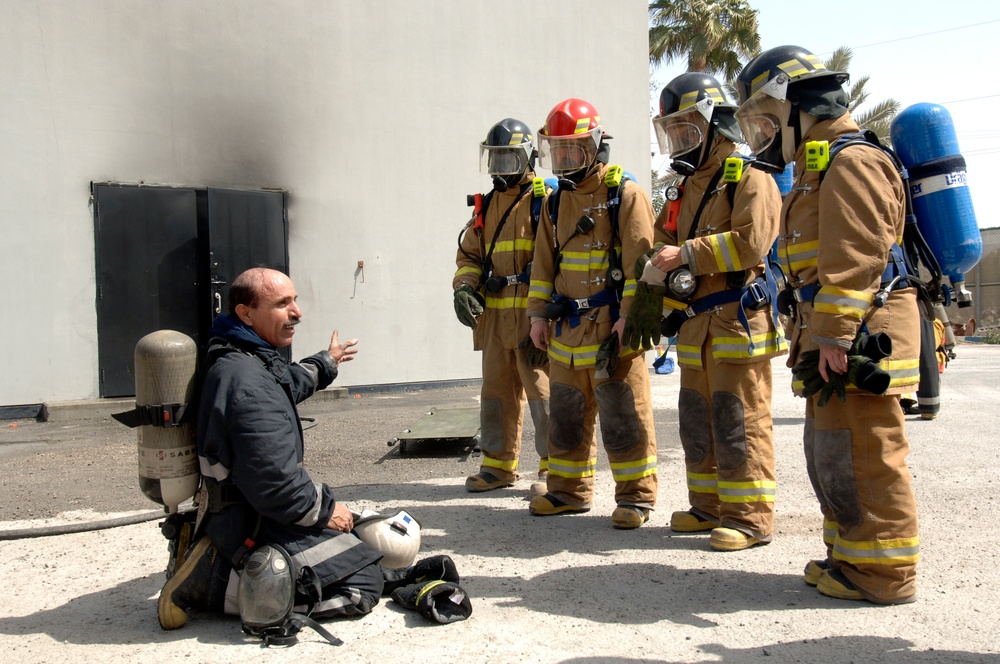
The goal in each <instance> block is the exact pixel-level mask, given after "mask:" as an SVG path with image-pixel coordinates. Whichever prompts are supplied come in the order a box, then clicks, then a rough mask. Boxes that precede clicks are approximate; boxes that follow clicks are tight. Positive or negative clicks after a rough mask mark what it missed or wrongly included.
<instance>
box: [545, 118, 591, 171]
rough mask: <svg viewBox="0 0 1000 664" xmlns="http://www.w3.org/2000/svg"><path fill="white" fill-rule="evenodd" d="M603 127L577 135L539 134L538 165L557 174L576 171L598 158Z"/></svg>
mask: <svg viewBox="0 0 1000 664" xmlns="http://www.w3.org/2000/svg"><path fill="white" fill-rule="evenodd" d="M600 144H601V128H600V127H595V128H593V129H591V130H590V131H588V132H586V133H584V134H577V135H575V136H545V135H539V136H538V165H539V166H541V167H542V168H547V169H549V170H550V171H552V172H553V173H554V174H556V175H567V174H569V173H575V172H576V171H579V170H580V169H583V168H587V167H588V166H590V165H591V164H593V163H594V160H595V159H597V148H598V146H599V145H600Z"/></svg>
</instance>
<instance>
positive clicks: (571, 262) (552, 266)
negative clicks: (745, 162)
mask: <svg viewBox="0 0 1000 664" xmlns="http://www.w3.org/2000/svg"><path fill="white" fill-rule="evenodd" d="M610 138H611V137H610V136H608V135H606V134H605V133H604V132H603V130H602V128H601V120H600V117H599V115H598V113H597V110H596V109H595V108H594V107H593V106H592V105H591V104H589V103H588V102H586V101H584V100H582V99H567V100H565V101H562V102H560V103H559V104H557V105H556V106H555V108H553V109H552V111H551V112H550V113H549V115H548V117H547V119H546V122H545V127H544V128H542V130H541V131H540V132H539V146H538V151H539V161H540V164H541V165H542V166H543V167H545V168H549V169H551V170H552V172H553V173H554V174H555V175H556V177H558V178H559V187H558V188H557V189H556V190H555V191H553V192H552V193H551V194H550V195H549V196H548V197H547V198H546V202H545V205H544V206H543V209H542V220H541V223H540V224H539V227H538V241H537V242H536V243H535V255H534V262H533V265H532V272H531V288H530V290H529V293H528V316H529V317H530V319H531V339H532V341H533V342H534V344H535V346H536V347H538V348H539V349H540V350H543V351H547V352H548V357H549V381H550V389H551V416H550V420H549V438H548V451H549V478H548V492H547V493H546V494H545V495H544V496H536V497H535V498H532V500H531V503H530V505H529V510H530V512H531V513H532V514H534V515H537V516H546V515H554V514H569V513H576V512H586V511H588V510H590V508H591V500H592V497H593V492H594V472H595V468H596V466H597V442H596V426H595V425H596V422H597V419H598V416H599V417H600V424H601V435H602V438H603V443H604V448H605V450H606V451H607V454H608V459H609V461H610V464H611V472H612V475H613V476H614V479H615V501H616V503H617V505H618V506H617V508H616V509H615V510H614V513H613V514H612V517H611V523H612V526H614V527H615V528H620V529H631V528H638V527H639V526H641V525H642V524H643V523H645V522H646V521H647V520H648V519H649V513H650V510H652V509H653V507H654V505H655V503H656V489H657V476H656V438H655V434H654V431H653V411H652V405H651V403H650V395H649V374H648V370H647V368H646V363H645V354H644V352H643V351H638V352H637V351H634V350H632V349H631V348H626V347H624V346H622V345H621V343H620V335H621V331H622V328H623V327H624V324H625V318H624V317H625V316H626V315H627V313H628V309H629V306H630V304H631V301H632V293H633V292H634V290H635V280H634V279H632V278H630V277H627V276H626V274H625V271H624V270H623V269H622V266H623V265H632V264H634V263H635V261H636V259H637V258H638V257H639V256H641V255H642V254H643V253H645V252H646V251H648V250H649V249H650V247H651V246H652V240H653V208H652V204H651V203H650V200H649V196H648V195H647V194H646V193H645V192H644V191H643V189H642V188H641V187H639V186H638V185H637V184H636V183H635V182H630V181H627V180H626V179H624V178H623V171H622V169H621V167H620V166H609V165H608V156H609V146H608V143H607V141H608V140H609V139H610Z"/></svg>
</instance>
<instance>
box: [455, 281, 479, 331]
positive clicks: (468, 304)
mask: <svg viewBox="0 0 1000 664" xmlns="http://www.w3.org/2000/svg"><path fill="white" fill-rule="evenodd" d="M482 313H483V305H482V304H481V303H480V301H479V299H478V298H477V297H476V294H475V293H474V292H473V290H472V287H471V286H459V287H458V288H456V289H455V315H456V316H458V321H459V322H460V323H461V324H462V325H465V326H467V327H471V328H472V329H475V328H476V323H477V322H478V319H479V316H480V314H482Z"/></svg>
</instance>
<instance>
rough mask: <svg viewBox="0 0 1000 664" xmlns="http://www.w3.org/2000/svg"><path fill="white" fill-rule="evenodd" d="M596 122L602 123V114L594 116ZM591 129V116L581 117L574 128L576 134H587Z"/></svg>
mask: <svg viewBox="0 0 1000 664" xmlns="http://www.w3.org/2000/svg"><path fill="white" fill-rule="evenodd" d="M594 123H595V124H601V116H599V115H595V116H594ZM588 131H590V118H580V119H579V120H577V121H576V127H575V128H574V129H573V133H574V134H585V133H587V132H588Z"/></svg>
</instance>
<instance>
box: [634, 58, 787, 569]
mask: <svg viewBox="0 0 1000 664" xmlns="http://www.w3.org/2000/svg"><path fill="white" fill-rule="evenodd" d="M735 110H736V102H735V101H734V100H733V99H732V97H731V96H730V94H729V93H728V92H727V91H726V89H725V88H724V87H723V86H722V85H720V84H719V82H718V81H717V80H716V79H715V78H713V77H712V76H709V75H707V74H703V73H687V74H681V75H680V76H678V77H677V78H675V79H673V80H672V81H670V82H669V83H668V84H667V85H666V87H664V88H663V91H662V93H661V94H660V116H659V117H657V118H656V119H654V121H653V124H654V125H655V129H656V133H657V137H658V139H659V142H660V151H661V153H664V154H667V153H669V154H670V157H671V159H672V164H671V166H672V168H673V169H674V171H676V172H677V173H678V174H680V175H682V176H684V179H683V181H682V183H681V184H680V185H679V186H678V187H677V188H676V189H675V190H674V191H672V192H671V198H674V199H675V201H676V203H675V204H673V205H666V206H664V208H663V210H662V211H661V213H660V216H659V217H658V218H657V220H656V236H655V237H656V246H655V247H654V250H655V252H654V253H653V254H652V257H651V263H652V265H653V267H654V268H656V269H655V270H653V269H650V270H647V275H648V276H649V280H650V282H651V283H647V282H646V281H643V282H641V283H640V285H639V288H638V290H637V294H636V302H637V306H635V307H633V315H630V316H629V319H628V321H627V323H626V333H625V336H626V340H627V341H628V342H629V343H630V344H631V345H632V346H633V347H639V345H640V342H641V336H642V334H641V330H649V332H650V334H651V336H652V337H653V339H652V341H653V342H654V343H655V341H656V340H658V338H659V330H660V326H661V320H660V319H661V310H662V311H664V312H667V313H668V314H670V315H668V316H667V324H668V327H670V328H671V329H668V332H670V336H674V335H676V337H677V342H676V343H677V361H678V364H679V365H680V367H681V386H680V394H679V396H678V403H677V409H678V412H679V413H681V415H682V417H681V420H680V438H681V444H682V446H683V448H684V463H685V466H686V470H687V487H688V496H689V500H690V504H691V508H690V509H689V510H681V511H677V512H674V513H673V514H672V515H671V517H670V528H671V529H672V530H674V531H678V532H698V531H708V530H710V531H711V535H710V537H709V546H710V547H711V548H713V549H716V550H720V551H735V550H740V549H746V548H749V547H752V546H755V545H758V544H766V543H768V542H770V541H771V538H772V535H773V532H774V496H775V486H776V484H775V474H774V441H773V438H772V421H771V358H772V357H774V356H776V355H780V354H784V353H785V352H786V350H787V345H786V343H785V341H784V338H783V337H782V335H781V334H780V333H779V331H778V324H777V320H776V317H775V316H774V314H773V310H772V303H771V302H770V300H771V293H774V295H775V297H776V295H777V286H776V282H775V280H774V275H773V274H772V272H771V270H770V268H769V266H768V264H767V256H768V253H769V251H770V249H771V245H772V244H773V243H774V239H775V237H776V235H777V232H778V212H779V210H780V209H781V195H780V193H779V192H778V187H777V184H776V183H775V181H774V178H772V177H771V176H769V175H768V174H767V173H764V172H763V171H760V170H758V169H752V168H750V167H749V162H748V161H747V160H746V159H745V158H744V157H743V156H742V155H740V154H738V153H735V152H734V151H735V149H736V143H738V142H741V141H742V137H741V135H740V130H739V126H738V125H737V123H736V118H735V117H734V115H733V113H734V111H735ZM681 192H682V193H681ZM678 196H679V197H678ZM643 267H645V266H643ZM675 270H678V271H679V273H678V274H676V275H675V276H673V277H671V285H673V284H674V283H676V279H678V278H681V277H683V278H684V280H685V282H684V283H686V284H690V286H689V288H688V290H690V291H691V294H690V295H687V297H684V296H685V295H686V293H685V292H684V291H680V292H679V293H668V292H667V291H668V289H667V287H666V285H665V279H666V278H667V275H668V274H670V273H673V272H674V271H675ZM637 276H641V275H637ZM675 290H676V289H675ZM665 295H666V299H664V296H665ZM647 299H648V301H649V306H641V305H638V303H639V302H641V301H645V300H647ZM683 311H689V312H692V313H693V314H694V315H691V316H687V315H685V314H684V313H682V312H683ZM640 312H644V313H646V314H647V317H646V318H645V319H643V316H642V314H640ZM694 312H697V313H694ZM677 325H680V329H679V330H677V329H673V328H675V327H676V326H677Z"/></svg>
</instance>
